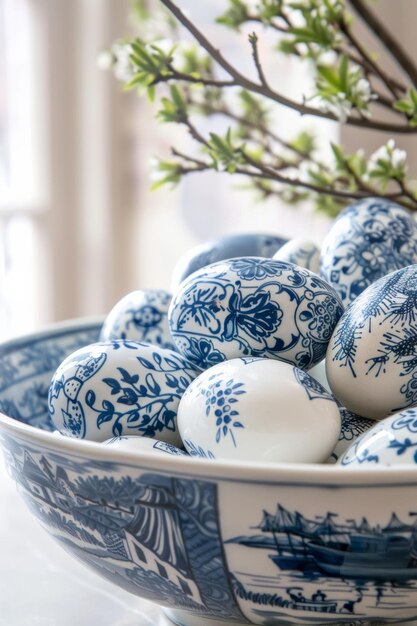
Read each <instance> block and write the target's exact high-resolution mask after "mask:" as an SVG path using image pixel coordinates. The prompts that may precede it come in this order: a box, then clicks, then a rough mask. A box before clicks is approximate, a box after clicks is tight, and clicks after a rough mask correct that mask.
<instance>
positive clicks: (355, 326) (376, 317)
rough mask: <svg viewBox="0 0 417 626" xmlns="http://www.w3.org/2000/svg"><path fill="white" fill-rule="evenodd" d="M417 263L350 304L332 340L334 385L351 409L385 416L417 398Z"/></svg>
mask: <svg viewBox="0 0 417 626" xmlns="http://www.w3.org/2000/svg"><path fill="white" fill-rule="evenodd" d="M416 303H417V265H410V266H409V267H406V268H404V269H402V270H398V271H396V272H392V273H391V274H389V275H388V276H385V277H384V278H381V279H380V280H378V281H377V282H376V283H374V284H373V285H371V286H370V287H368V288H367V289H366V290H365V291H364V292H363V293H362V294H360V295H359V296H358V297H357V298H356V300H355V301H354V302H353V303H352V304H351V305H350V306H349V307H348V308H347V309H346V311H345V313H344V314H343V316H342V317H341V318H340V320H339V322H338V324H337V326H336V329H335V332H334V334H333V336H332V338H331V340H330V343H329V347H328V350H327V356H326V373H327V379H328V381H329V385H330V388H331V390H332V392H333V394H334V395H335V396H336V398H338V400H339V401H340V402H341V404H342V405H343V406H344V407H346V408H347V409H348V410H349V411H352V412H353V413H356V414H358V415H363V416H364V417H370V418H373V419H382V418H384V417H387V416H388V415H390V414H392V413H396V412H398V411H400V410H401V409H404V408H407V407H410V406H413V405H414V404H416V403H417V323H416V322H417V312H416V311H417V309H416Z"/></svg>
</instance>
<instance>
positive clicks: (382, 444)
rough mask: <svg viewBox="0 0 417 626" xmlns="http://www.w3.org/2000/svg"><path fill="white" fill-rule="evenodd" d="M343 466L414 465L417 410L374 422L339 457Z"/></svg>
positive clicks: (416, 450) (416, 447)
mask: <svg viewBox="0 0 417 626" xmlns="http://www.w3.org/2000/svg"><path fill="white" fill-rule="evenodd" d="M339 463H340V465H343V466H344V467H360V466H361V465H363V466H365V467H366V466H369V465H385V466H390V465H404V464H412V465H416V464H417V409H407V410H406V411H401V412H400V413H396V414H395V415H391V416H390V417H386V418H385V419H384V420H381V421H380V422H377V423H376V424H375V425H374V426H373V427H372V428H370V429H369V430H368V431H367V432H366V433H365V434H363V435H362V436H361V437H359V439H357V440H356V441H355V442H354V443H352V444H351V445H350V446H349V448H348V449H347V450H346V451H345V452H344V454H343V455H342V456H341V458H340V460H339Z"/></svg>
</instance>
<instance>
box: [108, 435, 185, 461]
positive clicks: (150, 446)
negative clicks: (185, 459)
mask: <svg viewBox="0 0 417 626" xmlns="http://www.w3.org/2000/svg"><path fill="white" fill-rule="evenodd" d="M104 445H106V446H110V447H111V448H112V449H115V450H120V451H121V452H123V451H124V450H126V452H137V453H138V454H140V453H141V452H153V453H154V454H159V455H162V456H166V455H167V454H169V455H170V456H188V454H187V453H186V452H184V451H183V450H180V449H179V448H177V446H174V445H173V444H172V443H167V442H166V441H159V440H158V439H148V437H136V436H135V435H128V436H124V437H112V438H111V439H107V441H105V442H104Z"/></svg>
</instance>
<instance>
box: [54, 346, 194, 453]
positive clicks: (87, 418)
mask: <svg viewBox="0 0 417 626" xmlns="http://www.w3.org/2000/svg"><path fill="white" fill-rule="evenodd" d="M196 375H197V371H196V370H195V369H194V367H193V366H192V365H191V364H190V363H189V362H187V361H186V360H185V359H184V358H183V357H182V356H181V355H179V354H178V353H176V352H173V351H172V350H165V349H162V348H158V347H156V346H152V345H149V344H145V343H139V342H136V341H111V342H99V343H95V344H91V345H89V346H85V347H84V348H81V349H80V350H77V351H76V352H73V353H72V354H70V355H69V356H68V357H67V358H66V359H65V360H64V361H63V362H62V363H61V365H60V366H59V367H58V369H57V371H56V372H55V374H54V376H53V379H52V383H51V386H50V389H49V397H48V405H49V413H50V416H51V419H52V422H53V424H54V426H55V428H56V429H57V430H59V431H60V432H62V433H63V434H66V435H69V436H72V437H78V438H80V439H90V440H93V441H105V440H106V439H109V438H110V437H120V436H122V435H136V436H143V437H151V438H157V439H160V440H161V441H165V442H167V443H170V444H173V445H176V446H181V445H182V444H181V438H180V436H179V434H178V428H177V409H178V404H179V401H180V398H181V396H182V394H183V393H184V391H185V390H186V388H187V387H188V385H189V384H190V383H191V381H192V380H193V379H194V378H195V376H196Z"/></svg>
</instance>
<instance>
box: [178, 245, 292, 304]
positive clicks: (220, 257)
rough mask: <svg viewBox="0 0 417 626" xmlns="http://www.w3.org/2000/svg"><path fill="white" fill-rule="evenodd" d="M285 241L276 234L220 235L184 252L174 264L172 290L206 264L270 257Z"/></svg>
mask: <svg viewBox="0 0 417 626" xmlns="http://www.w3.org/2000/svg"><path fill="white" fill-rule="evenodd" d="M286 242H287V239H284V238H283V237H278V236H277V235H261V234H258V233H241V234H238V235H227V236H225V237H220V238H219V239H215V240H214V241H209V242H207V243H203V244H201V245H199V246H196V247H195V248H192V249H191V250H189V251H188V252H187V253H186V254H184V256H183V257H181V259H180V260H179V261H178V263H177V265H176V266H175V268H174V272H173V275H172V283H171V289H172V292H173V293H175V291H176V290H177V288H178V286H179V285H180V283H181V282H182V281H183V280H184V279H185V278H187V276H189V275H190V274H192V273H193V272H195V271H197V270H199V269H201V268H202V267H205V266H206V265H211V264H212V263H217V262H218V261H224V260H225V259H232V258H234V257H237V256H262V257H272V255H273V254H275V252H276V251H277V250H278V248H280V247H281V246H282V245H283V244H284V243H286Z"/></svg>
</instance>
